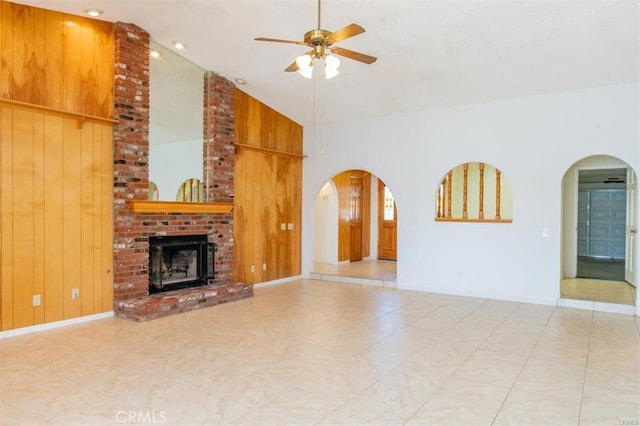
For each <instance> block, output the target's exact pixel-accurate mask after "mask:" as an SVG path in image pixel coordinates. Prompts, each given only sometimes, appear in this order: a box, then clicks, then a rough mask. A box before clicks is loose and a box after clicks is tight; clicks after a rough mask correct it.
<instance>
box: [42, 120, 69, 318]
mask: <svg viewBox="0 0 640 426" xmlns="http://www.w3.org/2000/svg"><path fill="white" fill-rule="evenodd" d="M44 123H45V124H44V127H45V134H46V135H47V140H46V143H45V147H44V156H45V158H46V159H47V161H45V163H44V182H45V187H44V215H45V216H44V227H45V230H46V237H45V244H44V252H43V253H42V260H43V262H44V269H45V271H47V273H46V276H45V280H44V295H43V302H44V315H45V317H44V319H45V322H53V321H60V320H62V319H64V309H63V307H64V302H63V300H64V297H63V296H64V294H63V291H62V290H63V289H64V275H63V273H64V268H63V265H64V257H63V254H64V253H63V250H62V241H64V230H63V227H62V213H63V202H64V195H63V194H64V186H63V184H62V176H63V174H64V170H63V166H64V165H63V162H62V158H63V157H64V153H63V143H64V139H63V119H62V117H60V116H53V115H45V117H44Z"/></svg>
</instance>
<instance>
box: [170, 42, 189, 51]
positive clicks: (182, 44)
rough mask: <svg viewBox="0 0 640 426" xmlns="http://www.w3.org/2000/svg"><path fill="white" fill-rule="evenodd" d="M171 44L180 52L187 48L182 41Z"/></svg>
mask: <svg viewBox="0 0 640 426" xmlns="http://www.w3.org/2000/svg"><path fill="white" fill-rule="evenodd" d="M171 44H173V47H175V48H176V49H178V50H182V49H185V48H186V47H187V45H186V44H184V43H183V42H181V41H180V40H173V41H172V42H171Z"/></svg>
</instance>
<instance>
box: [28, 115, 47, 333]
mask: <svg viewBox="0 0 640 426" xmlns="http://www.w3.org/2000/svg"><path fill="white" fill-rule="evenodd" d="M44 146H45V130H44V115H43V114H41V113H39V112H34V113H33V199H32V205H33V253H44V241H45V227H44V212H45V210H44V164H45V157H44ZM45 274H46V271H45V269H44V262H42V260H41V259H38V256H34V262H33V293H32V294H38V295H40V300H41V303H42V296H43V294H44V279H45ZM31 302H32V300H31ZM33 323H34V324H42V323H44V308H43V305H42V304H41V305H40V306H36V307H33Z"/></svg>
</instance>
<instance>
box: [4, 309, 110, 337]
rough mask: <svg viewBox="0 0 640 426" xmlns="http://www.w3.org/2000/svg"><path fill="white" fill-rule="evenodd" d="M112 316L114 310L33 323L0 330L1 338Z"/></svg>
mask: <svg viewBox="0 0 640 426" xmlns="http://www.w3.org/2000/svg"><path fill="white" fill-rule="evenodd" d="M111 317H113V311H109V312H102V313H100V314H94V315H87V316H84V317H78V318H71V319H68V320H62V321H56V322H49V323H46V324H38V325H32V326H29V327H21V328H16V329H14V330H7V331H2V332H0V339H4V338H6V337H14V336H21V335H23V334H30V333H37V332H39V331H45V330H51V329H53V328H60V327H66V326H69V325H74V324H82V323H83V322H90V321H95V320H99V319H104V318H111Z"/></svg>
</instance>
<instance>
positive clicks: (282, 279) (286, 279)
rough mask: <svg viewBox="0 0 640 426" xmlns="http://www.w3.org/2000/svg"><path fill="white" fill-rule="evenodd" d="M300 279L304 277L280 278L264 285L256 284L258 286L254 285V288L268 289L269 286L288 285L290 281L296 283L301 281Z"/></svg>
mask: <svg viewBox="0 0 640 426" xmlns="http://www.w3.org/2000/svg"><path fill="white" fill-rule="evenodd" d="M299 279H302V275H296V276H294V277H287V278H280V279H279V280H273V281H265V282H263V283H256V284H254V285H253V287H254V288H258V287H267V286H270V285H276V284H283V283H288V282H290V281H295V280H299Z"/></svg>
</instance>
